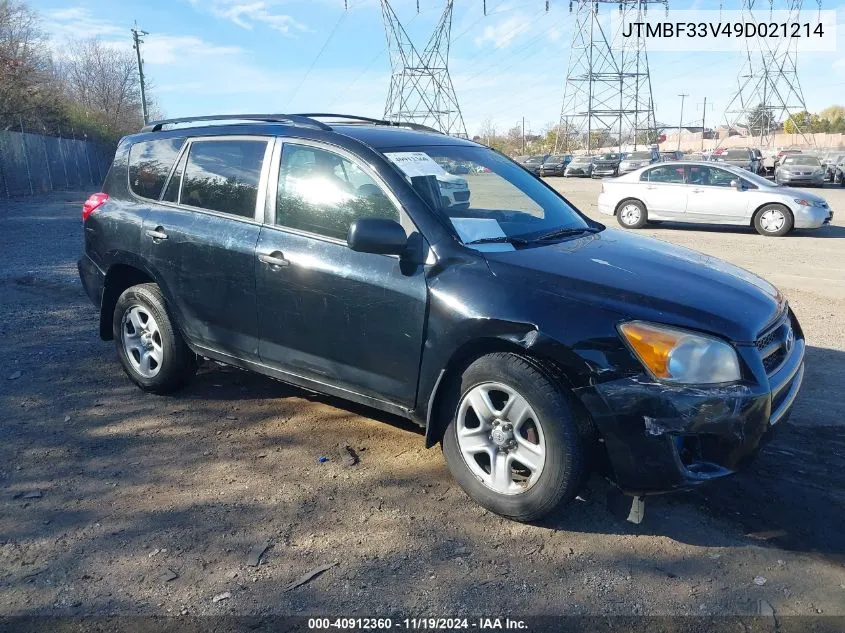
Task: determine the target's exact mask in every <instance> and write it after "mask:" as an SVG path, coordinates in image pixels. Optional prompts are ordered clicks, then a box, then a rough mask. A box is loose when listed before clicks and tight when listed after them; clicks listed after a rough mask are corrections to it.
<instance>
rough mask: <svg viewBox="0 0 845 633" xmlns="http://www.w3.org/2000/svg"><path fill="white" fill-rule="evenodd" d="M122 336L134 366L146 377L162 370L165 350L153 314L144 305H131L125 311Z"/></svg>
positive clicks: (121, 330)
mask: <svg viewBox="0 0 845 633" xmlns="http://www.w3.org/2000/svg"><path fill="white" fill-rule="evenodd" d="M120 336H121V342H122V343H123V350H124V351H125V352H126V357H127V358H128V359H129V363H130V364H131V365H132V368H133V369H134V370H135V371H136V372H138V374H139V375H141V376H143V377H144V378H153V377H155V376H156V375H157V374H158V372H159V371H161V364H162V361H163V360H164V350H163V348H162V343H161V331H160V330H159V327H158V323H156V320H155V319H154V318H153V315H152V314H150V312H149V311H148V310H147V309H146V308H145V307H143V306H140V305H133V306H131V307H130V308H129V309H128V310H126V312H124V313H123V319H122V321H121V324H120Z"/></svg>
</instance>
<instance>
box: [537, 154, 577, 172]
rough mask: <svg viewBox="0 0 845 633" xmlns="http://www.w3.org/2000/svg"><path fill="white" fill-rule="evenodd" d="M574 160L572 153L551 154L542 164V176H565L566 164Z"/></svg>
mask: <svg viewBox="0 0 845 633" xmlns="http://www.w3.org/2000/svg"><path fill="white" fill-rule="evenodd" d="M571 161H572V155H571V154H555V155H553V156H549V157H548V158H547V159H546V161H545V162H544V163H543V164H542V165H541V166H540V175H541V176H563V175H564V173H566V166H567V165H568V164H569V163H570V162H571Z"/></svg>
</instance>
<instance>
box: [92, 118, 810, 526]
mask: <svg viewBox="0 0 845 633" xmlns="http://www.w3.org/2000/svg"><path fill="white" fill-rule="evenodd" d="M209 119H211V120H209ZM326 121H330V122H326ZM198 122H202V123H204V124H207V125H202V126H192V125H191V123H198ZM418 127H419V126H415V127H414V126H409V125H396V124H392V123H388V122H385V121H377V120H369V119H362V118H355V117H340V116H339V115H335V116H334V117H330V118H329V117H327V115H243V116H237V117H234V118H233V117H232V116H229V117H200V118H196V119H189V120H185V119H178V120H171V121H167V122H159V123H154V124H150V125H148V126H146V127H145V128H144V129H143V130H142V132H141V133H140V134H136V135H132V136H129V137H127V138H124V139H123V140H122V141H121V142H120V144H119V146H118V149H117V153H116V156H115V159H114V164H113V165H112V167H111V169H110V170H109V173H108V176H107V177H106V181H105V184H104V187H103V192H101V193H97V194H94V195H93V196H91V198H90V199H89V200H88V201H87V202H86V204H85V206H84V208H83V212H82V216H83V228H84V231H83V232H84V236H85V253H84V255H83V256H82V258H81V259H80V261H79V273H80V276H81V278H82V281H83V284H84V287H85V289H86V291H87V293H88V295H89V296H90V298H91V300H92V301H93V302H94V303H95V305H96V306H97V307H98V309H99V311H100V335H101V337H102V338H103V339H114V341H115V344H116V348H117V355H118V358H119V359H120V362H121V364H122V365H123V369H124V370H125V372H126V373H127V375H128V376H129V377H130V378H131V379H132V380H133V381H134V382H135V383H136V384H137V385H138V386H140V387H141V388H142V389H145V390H148V391H153V392H157V393H161V392H170V391H173V390H174V389H176V388H178V387H180V386H181V385H184V384H185V383H186V382H188V381H189V380H190V379H191V377H192V376H193V375H194V373H195V370H196V367H197V364H198V362H199V360H200V359H213V360H215V361H218V362H221V363H225V364H228V365H232V366H235V367H240V368H242V369H247V370H252V371H256V372H259V373H262V374H265V375H267V376H271V377H273V378H276V379H279V380H282V381H285V382H288V383H292V384H295V385H299V386H301V387H306V388H308V389H311V390H314V391H318V392H322V393H326V394H331V395H334V396H339V397H341V398H345V399H348V400H351V401H354V402H357V403H363V404H366V405H369V406H372V407H375V408H377V409H380V410H383V411H387V412H391V413H395V414H399V415H401V416H405V417H407V418H409V419H410V420H413V421H414V422H416V423H417V424H419V425H420V426H422V427H424V428H425V442H426V445H427V446H432V445H434V444H437V443H442V447H443V453H444V455H445V458H446V461H447V463H448V465H449V468H450V469H451V471H452V473H453V474H454V476H455V478H456V479H457V481H458V482H459V483H460V484H461V486H463V488H464V489H465V490H466V491H467V492H468V493H469V495H470V496H471V497H472V498H473V499H475V500H476V501H478V502H479V503H480V504H482V505H484V506H485V507H487V508H489V509H491V510H493V511H494V512H498V513H501V514H503V515H506V516H509V517H513V518H515V519H519V520H530V519H536V518H538V517H541V516H543V515H545V514H547V513H549V512H550V511H552V510H553V509H554V508H556V507H557V506H558V505H560V504H561V503H562V502H564V501H565V500H567V499H570V498H571V497H572V496H573V495H574V494H575V493H576V491H577V489H578V486H579V484H580V482H582V481H583V475H584V474H585V473H586V472H588V470H590V469H597V470H601V471H603V472H604V473H605V474H606V475H607V476H609V477H610V478H611V479H612V480H613V481H615V482H616V483H617V484H618V486H619V487H620V488H621V489H622V490H623V491H625V492H627V493H630V494H636V495H642V494H647V493H652V492H659V491H665V490H670V489H678V488H683V487H690V486H695V485H697V484H700V483H702V482H705V481H708V480H711V479H714V478H717V477H721V476H724V475H728V474H730V473H731V472H733V471H734V470H735V469H736V468H738V466H739V465H740V464H742V463H744V462H745V461H746V459H747V458H748V457H749V456H751V455H752V454H753V453H754V452H755V450H756V448H757V446H758V444H759V443H760V441H761V440H762V439H763V437H764V436H765V435H766V434H767V432H768V431H769V429H770V427H771V426H772V425H774V424H776V423H777V422H779V421H781V420H783V419H784V418H785V417H786V416H787V415H788V413H789V411H790V409H791V407H792V403H793V401H794V399H795V397H796V394H797V392H798V389H799V387H800V384H801V379H802V376H803V368H804V363H803V357H804V337H803V335H802V333H801V328H800V327H799V325H798V322H797V320H796V319H795V316H794V315H793V313H792V312H791V310H790V309H789V308H788V306H787V304H786V301H785V300H784V298H783V297H782V296H781V295H780V293H779V292H778V291H777V290H776V289H775V288H774V287H773V286H771V285H770V284H768V283H767V282H765V281H763V280H762V279H759V278H757V277H755V276H753V275H751V274H750V273H747V272H746V271H744V270H742V269H739V268H736V267H734V266H731V265H729V264H726V263H724V262H722V261H719V260H717V259H714V258H712V257H708V256H705V255H701V254H699V253H696V252H694V251H690V250H687V249H683V248H678V247H674V246H671V245H669V244H666V243H665V242H660V241H655V240H651V239H647V238H643V237H637V236H633V235H630V234H626V233H622V232H617V231H613V230H607V229H606V228H605V227H604V226H603V225H601V224H599V223H598V222H595V221H593V220H591V219H589V218H587V217H586V216H584V215H583V214H582V213H581V212H579V211H578V210H577V209H576V208H575V207H573V206H572V205H571V204H570V203H569V202H568V201H567V200H566V199H565V198H563V197H561V196H560V194H558V193H557V192H556V191H555V190H554V189H552V188H551V187H549V186H548V185H546V184H545V183H544V182H543V181H541V180H539V179H538V178H536V177H534V176H533V175H531V174H530V173H529V172H527V171H526V170H525V169H523V168H522V167H520V166H519V165H517V164H516V163H514V162H512V161H511V160H510V159H508V158H506V157H505V156H503V155H502V154H500V153H498V152H495V151H493V150H491V149H488V148H486V147H483V146H481V145H478V144H476V143H473V142H470V141H467V140H464V139H460V138H453V137H449V136H445V135H442V134H439V133H436V132H434V131H432V130H424V129H417V128H418ZM412 128H413V129H412ZM444 161H452V162H455V163H461V164H465V165H467V167H468V172H469V173H467V174H466V175H465V176H464V178H465V179H466V183H467V184H466V186H467V187H469V189H470V190H471V197H470V200H471V203H470V206H469V208H456V207H455V206H454V205H451V204H449V203H448V196H446V195H444V193H443V191H442V188H443V187H446V186H448V185H449V179H448V178H444V173H445V172H444V171H443V168H442V167H441V166H440V164H439V163H442V162H444Z"/></svg>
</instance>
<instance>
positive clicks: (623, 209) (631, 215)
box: [616, 200, 648, 229]
mask: <svg viewBox="0 0 845 633" xmlns="http://www.w3.org/2000/svg"><path fill="white" fill-rule="evenodd" d="M616 221H617V222H619V224H621V225H622V226H623V227H625V228H626V229H640V228H642V227H644V226H645V224H646V222H648V211H646V208H645V205H644V204H643V203H642V202H640V201H639V200H626V201H625V202H623V203H622V204H620V205H619V207H618V208H617V209H616Z"/></svg>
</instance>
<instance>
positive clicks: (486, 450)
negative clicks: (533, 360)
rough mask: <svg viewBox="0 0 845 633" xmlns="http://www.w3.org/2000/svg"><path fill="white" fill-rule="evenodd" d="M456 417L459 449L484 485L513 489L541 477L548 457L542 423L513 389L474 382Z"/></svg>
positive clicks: (519, 490)
mask: <svg viewBox="0 0 845 633" xmlns="http://www.w3.org/2000/svg"><path fill="white" fill-rule="evenodd" d="M456 422H457V424H456V433H457V440H458V448H459V449H460V451H461V455H462V457H463V459H464V461H465V462H466V465H467V467H468V468H469V469H470V471H471V472H472V473H473V474H474V475H475V476H476V477H477V478H478V479H479V481H481V482H482V483H483V484H484V485H485V486H487V487H488V488H490V489H491V490H493V491H495V492H497V493H499V494H505V495H515V494H520V493H523V492H525V491H526V490H528V489H529V488H531V486H533V485H534V484H535V483H536V482H537V480H538V479H539V477H540V475H541V473H542V472H543V467H544V465H545V462H546V440H545V436H544V434H543V427H542V424H541V422H540V420H539V419H538V417H537V415H536V413H535V412H534V410H533V409H532V408H531V405H530V404H529V403H528V401H527V400H526V399H525V398H524V397H523V396H522V395H521V394H520V393H519V392H517V391H516V390H515V389H513V388H511V387H509V386H507V385H505V384H502V383H498V382H487V383H483V384H480V385H476V386H475V387H473V388H472V389H470V390H469V391H468V392H467V393H466V394H465V395H464V397H463V399H462V400H461V402H460V405H459V407H458V414H457V420H456Z"/></svg>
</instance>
